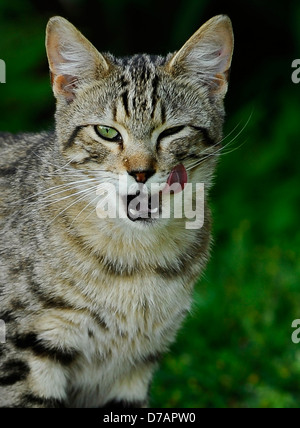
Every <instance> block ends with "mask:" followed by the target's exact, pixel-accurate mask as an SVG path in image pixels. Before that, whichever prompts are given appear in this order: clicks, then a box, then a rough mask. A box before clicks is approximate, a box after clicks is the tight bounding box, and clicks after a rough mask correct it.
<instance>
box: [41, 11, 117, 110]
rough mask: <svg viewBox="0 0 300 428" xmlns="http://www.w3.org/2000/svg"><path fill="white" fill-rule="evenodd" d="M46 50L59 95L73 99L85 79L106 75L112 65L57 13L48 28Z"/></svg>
mask: <svg viewBox="0 0 300 428" xmlns="http://www.w3.org/2000/svg"><path fill="white" fill-rule="evenodd" d="M46 50H47V55H48V61H49V67H50V73H51V83H52V87H53V92H54V95H55V96H56V98H63V99H65V100H66V101H67V102H71V101H72V100H73V99H74V97H75V95H76V89H77V88H78V86H79V85H80V83H81V82H84V81H89V80H91V79H95V78H97V77H100V76H104V75H105V74H107V73H108V71H109V64H108V62H107V61H106V60H105V58H104V57H103V56H102V55H101V54H100V52H98V51H97V49H96V48H95V47H94V46H93V45H92V44H91V43H90V42H89V41H88V40H87V39H86V38H85V37H84V36H83V35H82V34H81V33H80V32H79V31H78V30H77V29H76V28H75V27H74V26H73V25H72V24H71V23H70V22H69V21H67V20H66V19H65V18H62V17H60V16H54V17H53V18H51V19H50V20H49V22H48V25H47V29H46Z"/></svg>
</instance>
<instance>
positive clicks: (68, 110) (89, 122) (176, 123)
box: [46, 15, 233, 193]
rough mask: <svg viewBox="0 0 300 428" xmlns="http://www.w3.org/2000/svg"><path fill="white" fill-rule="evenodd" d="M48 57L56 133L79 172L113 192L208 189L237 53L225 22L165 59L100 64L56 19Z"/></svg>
mask: <svg viewBox="0 0 300 428" xmlns="http://www.w3.org/2000/svg"><path fill="white" fill-rule="evenodd" d="M46 47H47V54H48V59H49V65H50V72H51V82H52V87H53V91H54V94H55V97H56V99H57V111H56V133H57V137H58V141H59V144H60V148H61V151H62V153H63V156H64V157H65V158H66V161H67V162H70V165H72V167H73V168H74V169H76V170H77V171H79V170H80V171H81V172H83V173H84V172H86V173H87V174H92V175H93V176H98V177H102V179H103V180H105V179H106V180H108V181H110V182H111V183H115V184H116V185H117V183H119V182H120V180H119V178H120V176H121V177H123V178H124V179H125V178H126V181H127V182H129V185H130V184H131V185H133V184H134V183H141V182H142V183H146V185H147V186H150V185H151V183H161V184H163V183H167V182H168V180H169V181H170V176H171V175H172V173H173V174H175V175H176V174H177V177H179V178H178V181H179V182H180V181H182V182H183V183H181V184H184V182H186V181H188V182H192V183H204V185H205V187H206V189H209V187H210V186H211V180H212V175H213V172H214V168H215V164H216V160H217V157H218V153H219V149H220V141H221V138H222V125H223V118H224V108H223V99H224V96H225V94H226V91H227V80H228V74H229V70H230V65H231V57H232V51H233V33H232V27H231V22H230V19H229V18H228V17H227V16H224V15H220V16H216V17H214V18H212V19H211V20H209V21H208V22H207V23H206V24H204V25H203V26H202V27H201V28H200V29H199V30H198V31H197V32H196V33H195V34H194V35H193V36H192V37H191V38H190V39H189V40H188V41H187V42H186V43H185V45H184V46H183V47H182V48H181V49H180V50H179V51H178V52H176V53H174V54H169V55H168V56H167V57H160V56H150V55H135V56H133V57H130V58H122V59H118V58H115V57H113V56H112V55H110V54H104V53H103V54H101V53H99V52H98V51H97V50H96V48H95V47H94V46H93V45H92V44H91V43H90V42H89V41H88V40H87V39H86V38H85V37H84V36H83V35H82V34H81V33H80V32H79V31H78V30H77V29H76V28H75V27H74V26H73V25H72V24H70V23H69V22H68V21H67V20H65V19H64V18H61V17H53V18H51V19H50V21H49V23H48V26H47V37H46ZM182 166H183V167H182ZM97 171H99V173H98V175H97ZM174 171H175V172H174ZM186 173H187V178H186V176H185V174H186ZM101 174H102V175H101ZM117 180H119V181H117ZM100 181H101V180H100ZM123 190H124V189H123ZM121 193H122V190H121Z"/></svg>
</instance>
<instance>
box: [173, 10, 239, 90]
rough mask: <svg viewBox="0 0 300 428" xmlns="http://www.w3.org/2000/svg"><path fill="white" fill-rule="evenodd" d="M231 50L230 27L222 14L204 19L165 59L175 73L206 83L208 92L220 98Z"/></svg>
mask: <svg viewBox="0 0 300 428" xmlns="http://www.w3.org/2000/svg"><path fill="white" fill-rule="evenodd" d="M232 53H233V31H232V25H231V21H230V19H229V18H228V16H226V15H218V16H215V17H214V18H212V19H210V20H209V21H207V22H206V23H205V24H204V25H203V26H202V27H200V28H199V30H198V31H196V33H195V34H194V35H193V36H192V37H191V38H190V39H189V40H188V41H187V42H186V43H185V45H184V46H183V47H182V48H181V49H180V50H179V51H178V52H177V53H175V55H174V56H173V57H172V58H171V59H170V61H169V62H168V63H167V66H166V68H167V70H168V71H169V72H170V73H171V74H172V75H174V76H175V77H179V78H180V77H183V78H184V79H187V80H188V81H192V82H193V83H196V84H197V83H198V84H201V83H202V84H205V85H208V86H209V90H210V94H211V95H212V96H217V97H221V98H223V97H224V96H225V94H226V92H227V86H228V75H229V70H230V66H231V58H232Z"/></svg>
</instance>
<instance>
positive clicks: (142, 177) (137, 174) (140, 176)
mask: <svg viewBox="0 0 300 428" xmlns="http://www.w3.org/2000/svg"><path fill="white" fill-rule="evenodd" d="M128 174H129V175H131V176H132V177H133V178H134V179H135V181H137V182H138V183H143V184H144V183H146V181H147V180H148V179H149V178H150V177H152V175H154V174H155V170H154V169H147V170H146V171H128Z"/></svg>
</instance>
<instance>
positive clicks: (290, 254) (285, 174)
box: [0, 0, 300, 408]
mask: <svg viewBox="0 0 300 428" xmlns="http://www.w3.org/2000/svg"><path fill="white" fill-rule="evenodd" d="M246 10H247V13H245V11H246ZM157 11H159V13H158V12H157ZM223 12H225V13H228V14H229V15H230V17H231V18H232V20H233V24H234V29H235V36H236V50H235V55H234V61H233V70H232V75H231V84H230V90H229V93H228V96H227V100H226V106H227V119H226V124H225V129H224V135H225V136H227V137H226V138H225V140H224V145H226V144H227V143H228V146H226V147H225V149H224V155H223V156H221V159H220V165H219V168H218V173H217V177H216V185H215V187H214V190H213V192H212V194H211V203H212V209H213V217H214V240H215V243H214V248H213V252H212V257H211V261H210V263H209V266H208V269H207V270H206V272H205V274H204V276H203V278H201V280H199V282H198V284H197V286H196V290H195V303H194V307H193V311H192V314H191V315H190V316H189V317H188V319H187V320H186V322H185V325H184V326H183V328H182V330H181V331H180V332H179V334H178V340H177V342H176V343H175V344H174V345H173V346H172V347H171V350H170V353H169V354H168V355H166V356H165V357H164V359H163V362H162V365H161V367H160V369H159V370H158V372H157V374H156V376H155V378H154V382H153V386H152V388H151V405H152V406H153V407H183V408H184V407H185V408H188V407H211V408H216V407H221V408H222V407H223V408H227V407H233V408H235V407H236V408H239V407H258V408H281V407H283V408H287V407H294V408H296V407H299V402H300V345H295V344H293V343H292V341H291V334H292V329H291V324H292V321H293V320H294V319H296V318H300V304H299V302H300V286H299V277H300V263H299V249H300V232H299V207H300V192H299V187H300V186H299V184H300V168H299V158H300V145H299V139H300V138H299V137H300V132H299V122H300V121H299V117H300V114H299V112H300V85H298V86H297V85H294V84H293V83H292V82H291V78H290V76H291V73H292V69H291V63H292V60H294V59H295V58H297V57H298V58H299V57H300V29H299V25H298V21H299V17H300V5H299V4H298V3H297V1H296V0H293V1H289V2H284V3H283V2H280V1H279V0H274V1H273V2H272V8H270V2H266V1H259V2H258V1H254V2H253V1H252V2H250V1H246V2H243V3H241V2H237V1H234V0H230V1H228V2H226V7H224V5H223V3H221V2H220V1H217V0H212V1H211V2H208V1H199V0H184V1H182V0H176V1H175V0H174V2H173V6H172V9H168V7H167V6H166V5H165V4H162V3H161V2H159V1H158V0H153V1H151V2H150V1H147V2H145V3H143V5H142V4H141V3H139V2H138V1H135V0H114V1H112V2H105V1H101V0H99V1H91V0H89V1H85V2H84V1H81V0H77V1H74V2H72V1H67V0H64V1H58V0H55V1H53V2H52V3H51V5H47V4H46V3H43V4H42V3H41V2H37V1H30V0H24V1H21V0H16V1H15V2H14V3H12V2H9V1H6V0H3V1H2V2H1V4H0V31H1V38H0V58H2V59H4V60H5V61H6V64H7V83H6V84H5V85H3V84H2V85H0V97H1V104H0V129H1V130H8V131H12V132H16V131H25V130H27V131H34V130H39V129H44V128H49V127H51V126H52V124H53V112H54V99H53V97H52V95H51V89H50V86H49V78H48V71H47V61H46V56H45V50H44V29H45V25H46V22H47V19H48V18H49V17H50V16H52V15H54V14H61V15H63V16H65V17H67V18H69V19H70V20H71V21H72V22H74V24H75V25H77V26H79V27H80V28H81V29H82V30H83V31H84V33H85V34H86V35H87V36H88V37H90V38H91V40H92V41H93V42H94V43H95V44H96V46H97V47H99V48H100V49H104V50H112V51H113V52H114V53H117V54H122V55H125V54H128V53H132V52H135V51H140V50H141V49H142V48H141V46H140V44H142V43H143V42H144V41H145V49H143V50H145V51H148V52H150V53H153V52H154V53H166V52H168V51H169V50H174V49H176V48H178V47H179V46H180V45H181V44H182V43H183V42H184V41H185V40H186V39H187V38H188V37H189V36H190V35H191V34H192V33H193V31H195V30H196V29H197V27H198V26H199V25H200V24H201V23H202V22H204V21H205V20H206V19H208V18H210V17H211V16H213V15H215V14H218V13H223ZM105 16H107V19H105ZM112 17H113V19H112ZM99 19H100V23H99V22H98V20H99ZM154 24H155V25H154ZM154 27H155V28H154ZM253 28H254V29H255V31H253ZM120 29H121V30H120ZM103 34H104V36H105V37H104V36H103ZM148 34H151V38H149V37H147V35H148ZM146 39H147V42H146ZM148 39H149V40H148ZM149 49H151V50H150V51H149ZM232 140H233V141H232ZM226 152H227V154H226Z"/></svg>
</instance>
